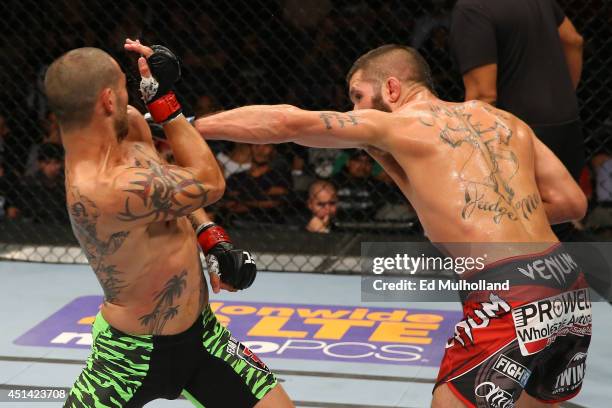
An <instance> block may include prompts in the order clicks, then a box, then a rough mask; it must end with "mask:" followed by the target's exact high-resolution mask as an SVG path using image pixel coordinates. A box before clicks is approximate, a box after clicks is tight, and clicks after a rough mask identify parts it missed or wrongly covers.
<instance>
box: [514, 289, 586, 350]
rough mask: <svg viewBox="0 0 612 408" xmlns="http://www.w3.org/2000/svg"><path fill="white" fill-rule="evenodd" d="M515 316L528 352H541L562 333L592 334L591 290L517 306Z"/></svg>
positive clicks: (521, 342)
mask: <svg viewBox="0 0 612 408" xmlns="http://www.w3.org/2000/svg"><path fill="white" fill-rule="evenodd" d="M512 319H513V320H514V329H515V331H516V336H517V339H518V343H519V346H520V350H521V354H522V355H524V356H528V355H531V354H535V353H538V352H540V351H541V350H543V349H544V348H545V347H546V346H548V345H549V344H551V343H552V342H554V341H555V340H556V338H557V337H558V336H566V335H568V334H574V335H576V336H585V335H589V336H590V335H591V299H590V297H589V291H588V289H578V290H574V291H570V292H565V293H562V294H560V295H557V296H552V297H549V298H546V299H542V300H538V301H536V302H532V303H528V304H526V305H523V306H521V307H517V308H516V309H513V310H512Z"/></svg>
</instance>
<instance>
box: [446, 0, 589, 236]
mask: <svg viewBox="0 0 612 408" xmlns="http://www.w3.org/2000/svg"><path fill="white" fill-rule="evenodd" d="M582 43H583V40H582V37H581V36H580V35H579V34H578V33H577V32H576V29H575V28H574V26H573V25H572V23H571V22H570V20H569V19H568V18H567V17H566V16H565V14H564V13H563V10H561V8H560V7H559V5H558V4H557V3H556V2H555V0H538V1H533V0H496V1H489V0H459V1H458V2H457V4H456V5H455V8H454V9H453V13H452V22H451V48H452V51H453V54H454V56H455V58H456V59H457V62H458V65H459V69H460V71H461V74H462V75H463V82H464V84H465V99H466V100H472V99H480V100H483V101H485V102H488V103H491V104H493V105H496V106H497V107H498V108H500V109H503V110H506V111H509V112H511V113H513V114H514V115H516V116H518V117H519V118H520V119H522V120H524V121H525V122H526V123H527V124H528V125H529V126H530V127H531V128H532V129H533V130H534V132H535V134H536V135H537V136H538V138H539V139H540V140H542V142H544V144H546V145H547V146H548V147H549V148H550V149H551V150H552V151H553V152H554V153H555V154H556V155H557V156H558V157H559V159H561V161H562V162H563V164H565V166H566V167H567V168H568V170H569V171H570V173H571V174H572V176H573V177H574V179H576V180H578V178H579V176H580V172H581V171H582V168H583V167H584V165H585V150H584V138H583V136H582V129H581V123H580V120H579V116H578V102H577V98H576V92H575V89H576V87H577V86H578V82H579V80H580V74H581V70H582ZM554 231H555V233H556V234H557V236H558V237H559V238H560V239H561V240H562V241H565V240H569V239H572V235H573V234H574V230H573V229H572V228H571V227H570V226H569V224H564V225H563V226H559V227H557V228H555V229H554Z"/></svg>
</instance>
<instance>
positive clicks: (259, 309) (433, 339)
mask: <svg viewBox="0 0 612 408" xmlns="http://www.w3.org/2000/svg"><path fill="white" fill-rule="evenodd" d="M103 301H104V299H103V298H102V297H101V296H83V297H79V298H76V299H74V300H73V301H71V302H69V303H67V304H66V305H65V306H63V307H62V308H60V309H59V310H57V311H56V312H55V313H53V314H51V316H48V317H46V318H43V319H41V321H40V323H38V324H36V325H35V326H34V327H32V328H31V329H29V330H28V331H27V332H25V333H24V334H22V335H21V336H19V338H17V339H16V340H15V344H18V345H20V346H35V347H66V348H77V349H89V348H91V345H92V342H93V338H92V334H91V325H92V323H93V322H94V321H95V317H96V314H97V313H98V311H99V306H100V304H101V303H102V302H103ZM210 308H211V310H212V311H213V312H214V313H215V315H216V316H217V319H219V321H220V322H221V323H222V324H223V325H225V326H226V327H227V328H228V329H229V330H230V332H231V333H232V336H233V337H234V338H235V339H240V340H242V342H241V344H242V345H244V346H246V347H248V349H249V350H248V351H247V349H246V348H242V347H239V346H238V344H237V342H235V343H236V344H235V345H234V346H233V347H235V352H236V353H238V356H239V357H240V356H241V357H243V358H245V360H248V358H249V356H250V354H251V353H250V352H251V351H252V352H253V353H255V354H256V355H257V356H259V357H260V358H261V359H263V360H267V359H268V358H285V359H304V360H320V361H352V362H359V363H376V364H395V365H419V366H428V367H437V366H438V365H439V363H440V360H441V359H442V355H443V352H444V347H443V345H444V344H445V343H446V338H445V336H443V335H442V333H450V332H451V331H452V327H453V326H454V322H456V321H457V320H459V319H460V316H461V312H458V311H446V310H426V309H410V310H408V309H404V308H380V307H363V306H359V305H355V306H348V305H342V306H333V305H317V304H299V303H272V302H262V303H260V302H237V301H216V302H211V303H210ZM224 347H225V346H224ZM232 350H234V349H233V348H232V349H230V352H231V351H232ZM254 364H255V365H256V366H257V363H256V362H255V363H254Z"/></svg>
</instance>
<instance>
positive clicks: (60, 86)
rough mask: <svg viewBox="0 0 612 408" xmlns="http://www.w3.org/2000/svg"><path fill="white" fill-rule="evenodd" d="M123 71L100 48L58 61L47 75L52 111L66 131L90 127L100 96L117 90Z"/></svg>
mask: <svg viewBox="0 0 612 408" xmlns="http://www.w3.org/2000/svg"><path fill="white" fill-rule="evenodd" d="M120 76H121V69H120V68H119V65H118V64H117V62H115V60H114V59H113V58H112V57H111V56H110V55H109V54H107V53H106V52H104V51H102V50H100V49H98V48H89V47H87V48H77V49H75V50H72V51H69V52H67V53H66V54H64V55H62V56H61V57H59V58H58V59H56V60H55V61H54V62H53V63H52V64H51V65H50V66H49V69H48V70H47V73H46V75H45V92H46V94H47V98H48V100H49V106H50V108H51V110H52V111H53V112H54V113H55V114H56V116H57V119H58V122H59V123H60V125H61V126H62V128H63V129H64V130H67V129H72V128H77V127H80V126H84V125H87V124H88V123H89V121H90V120H91V115H92V114H93V109H94V107H95V105H96V101H97V100H98V96H99V95H100V92H101V91H102V90H103V89H105V88H113V89H116V87H117V85H118V83H119V78H120Z"/></svg>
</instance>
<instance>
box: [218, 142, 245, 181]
mask: <svg viewBox="0 0 612 408" xmlns="http://www.w3.org/2000/svg"><path fill="white" fill-rule="evenodd" d="M216 157H217V161H218V162H219V166H220V167H221V169H222V170H223V175H224V176H225V178H226V179H227V178H229V177H230V176H231V175H232V174H234V173H239V172H242V171H246V170H249V169H250V168H251V146H250V145H249V144H248V143H232V148H231V150H230V151H229V153H225V152H219V153H217V156H216Z"/></svg>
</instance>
